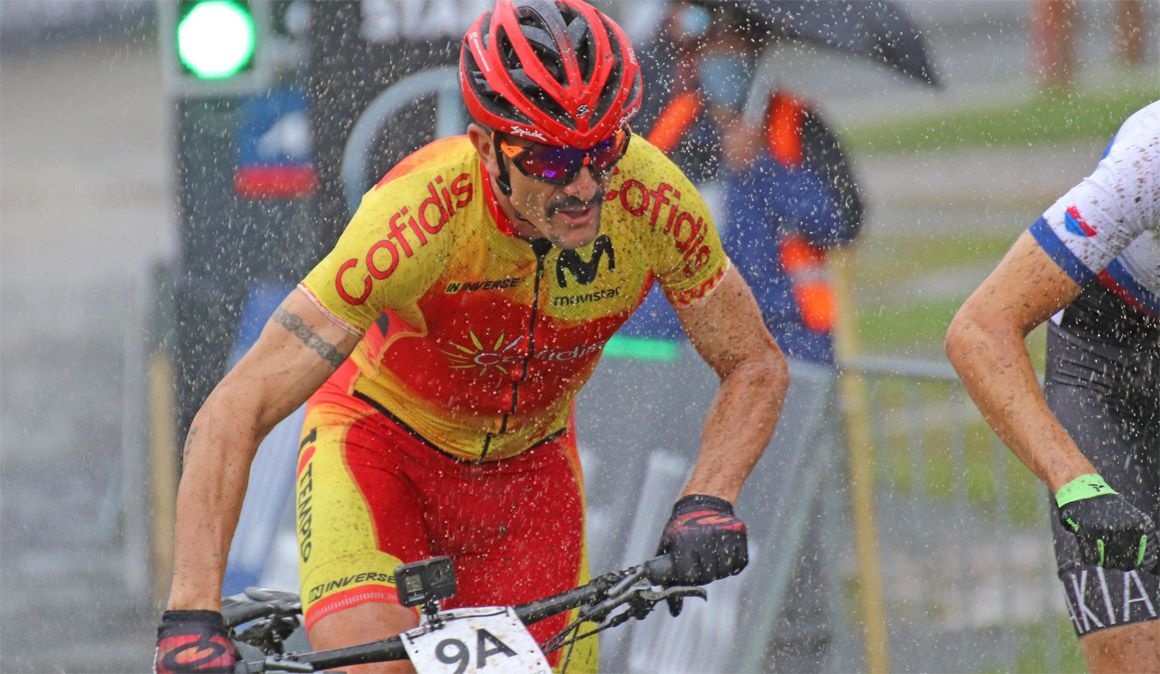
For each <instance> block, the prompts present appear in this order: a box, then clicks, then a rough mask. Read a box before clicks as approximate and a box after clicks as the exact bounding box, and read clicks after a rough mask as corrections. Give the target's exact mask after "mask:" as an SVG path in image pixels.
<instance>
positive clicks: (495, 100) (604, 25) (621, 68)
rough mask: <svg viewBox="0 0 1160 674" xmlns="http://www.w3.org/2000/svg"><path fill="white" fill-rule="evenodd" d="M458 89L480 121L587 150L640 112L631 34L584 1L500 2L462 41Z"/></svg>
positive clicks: (516, 134)
mask: <svg viewBox="0 0 1160 674" xmlns="http://www.w3.org/2000/svg"><path fill="white" fill-rule="evenodd" d="M459 87H460V89H462V91H463V99H464V102H465V103H466V104H467V109H468V111H469V112H471V116H472V117H474V118H475V120H476V121H477V122H479V123H480V124H482V125H484V126H486V127H488V128H491V129H494V130H496V131H500V132H502V133H506V134H509V135H512V136H516V137H521V138H527V139H529V140H533V141H537V142H540V143H546V144H549V145H560V146H569V147H576V148H581V149H587V148H590V147H592V146H593V145H596V144H597V143H599V142H600V141H602V140H605V139H606V138H608V137H609V136H611V135H612V134H613V132H615V131H616V130H617V129H619V128H621V127H623V126H625V125H626V124H628V122H629V121H630V120H631V119H632V118H633V117H634V116H635V115H636V113H637V111H638V110H639V109H640V98H641V82H640V67H639V65H638V63H637V60H636V54H634V53H633V51H632V45H631V44H630V43H629V41H628V37H626V36H625V34H624V31H622V30H621V28H620V26H617V25H616V24H615V23H614V22H613V21H612V20H611V19H609V18H608V17H607V16H605V15H604V14H602V13H601V12H599V11H597V10H596V9H595V8H594V7H592V6H591V5H589V4H587V3H585V2H582V1H581V0H497V1H496V3H495V8H494V9H493V10H492V11H491V12H485V13H483V14H482V15H480V17H479V18H478V19H476V20H475V23H474V24H472V26H471V28H470V29H468V31H467V35H465V36H464V38H463V48H462V50H461V51H460V55H459Z"/></svg>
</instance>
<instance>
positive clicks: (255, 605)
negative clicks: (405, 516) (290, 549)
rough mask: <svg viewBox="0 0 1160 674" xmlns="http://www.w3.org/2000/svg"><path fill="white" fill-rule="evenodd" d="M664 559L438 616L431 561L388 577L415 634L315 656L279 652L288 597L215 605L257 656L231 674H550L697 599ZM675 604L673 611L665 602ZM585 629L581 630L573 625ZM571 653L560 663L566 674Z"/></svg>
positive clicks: (288, 625) (249, 595)
mask: <svg viewBox="0 0 1160 674" xmlns="http://www.w3.org/2000/svg"><path fill="white" fill-rule="evenodd" d="M671 580H672V561H671V559H670V558H669V557H668V556H661V557H656V558H654V559H651V560H648V561H646V562H643V563H641V564H637V565H635V566H630V567H628V568H625V569H621V570H619V571H612V572H609V573H606V574H604V575H601V576H598V577H596V578H594V579H592V581H590V582H588V583H586V584H584V585H581V586H580V587H577V588H574V589H571V590H566V591H564V592H560V593H558V594H553V595H550V596H547V597H544V598H542V599H538V600H535V601H531V602H528V603H526V604H520V605H518V606H498V607H475V608H457V609H450V610H446V611H444V610H440V608H439V602H440V601H441V600H444V599H447V598H448V597H451V596H452V595H454V593H455V572H454V570H453V568H452V564H451V559H450V558H448V557H434V558H431V559H426V560H422V561H419V562H413V563H411V564H404V565H402V566H400V567H398V568H397V569H396V570H395V582H396V586H397V589H398V593H399V601H400V603H401V604H402V605H404V606H408V607H419V608H420V609H421V613H422V620H421V623H420V625H419V626H418V627H415V628H413V629H410V630H407V631H406V632H403V633H402V634H400V635H399V636H395V637H390V638H387V639H383V640H381V641H375V642H371V643H367V644H361V645H357V646H349V647H345V648H335V649H329V650H324V651H310V652H304V653H286V652H284V646H285V642H286V639H287V638H288V637H289V636H290V634H292V633H293V632H294V630H295V629H297V628H298V626H299V625H300V623H301V611H302V604H301V601H300V598H299V596H298V595H296V594H294V593H291V592H279V591H274V590H268V589H263V588H249V589H247V590H246V591H245V592H243V593H241V594H237V595H233V596H231V597H226V598H225V599H223V600H222V615H223V616H224V617H225V622H226V626H227V627H228V628H229V629H230V636H231V638H233V639H234V640H235V641H237V642H239V643H240V644H248V645H250V646H252V647H254V648H257V649H258V650H260V651H261V652H262V654H263V655H264V657H263V658H262V659H260V660H252V661H243V662H240V663H238V666H237V668H236V669H235V672H236V674H251V673H253V672H315V671H321V670H326V669H331V668H334V667H345V666H350V665H358V664H366V663H370V662H386V661H388V660H403V659H410V660H411V663H412V665H414V667H415V669H416V671H417V672H418V673H419V674H469V673H471V672H478V671H481V670H483V669H484V668H485V667H486V668H487V672H488V674H501V673H503V672H534V673H539V672H543V674H550V673H551V671H552V670H551V668H550V667H549V666H548V662H547V659H546V657H545V656H546V655H547V654H548V653H551V652H553V651H557V650H560V649H562V648H565V647H569V646H571V645H573V644H575V643H576V642H577V641H580V640H581V639H587V638H589V637H592V636H594V635H596V634H597V633H599V632H602V631H604V630H607V629H610V628H612V627H616V626H618V625H621V624H623V623H625V622H627V621H629V620H643V619H644V618H645V617H647V616H648V615H649V614H650V613H651V612H652V611H653V609H655V608H656V606H657V604H660V603H662V602H663V603H671V602H677V603H679V602H680V601H682V600H683V599H685V598H688V597H698V598H701V599H705V598H706V597H707V595H706V592H705V590H704V589H703V588H700V587H689V586H683V585H669V581H671ZM670 605H675V604H670ZM572 609H579V611H578V612H577V617H576V619H575V620H574V621H573V622H572V623H570V624H569V625H568V626H567V627H565V628H564V629H563V630H561V631H560V632H558V633H556V634H555V635H554V636H552V637H550V638H549V639H547V640H546V641H544V642H543V643H536V641H535V640H534V639H533V638H532V635H531V633H529V632H528V630H527V628H526V626H527V625H530V624H532V623H535V622H538V621H540V620H544V619H545V618H550V617H552V616H554V615H558V614H560V613H563V612H565V611H571V610H572ZM584 624H587V625H590V626H591V627H589V628H588V629H583V630H582V625H584ZM570 655H571V649H570V648H569V651H568V652H567V653H566V654H565V655H564V660H563V664H562V667H561V672H566V671H567V668H568V661H569V658H570Z"/></svg>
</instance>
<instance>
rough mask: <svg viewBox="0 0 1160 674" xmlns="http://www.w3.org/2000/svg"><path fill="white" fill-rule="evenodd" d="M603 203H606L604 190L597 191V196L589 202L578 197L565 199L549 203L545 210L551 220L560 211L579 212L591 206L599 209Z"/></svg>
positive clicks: (593, 196)
mask: <svg viewBox="0 0 1160 674" xmlns="http://www.w3.org/2000/svg"><path fill="white" fill-rule="evenodd" d="M602 203H604V190H596V194H594V195H592V198H591V199H588V200H584V199H577V198H576V197H564V198H563V199H559V200H554V201H551V202H549V203H548V207H547V208H546V209H545V211H546V212H547V214H548V217H549V218H550V217H552V216H553V215H555V214H556V213H558V212H559V211H563V210H569V211H572V210H576V211H578V210H580V209H583V208H589V207H591V206H597V207H599V206H600V204H602Z"/></svg>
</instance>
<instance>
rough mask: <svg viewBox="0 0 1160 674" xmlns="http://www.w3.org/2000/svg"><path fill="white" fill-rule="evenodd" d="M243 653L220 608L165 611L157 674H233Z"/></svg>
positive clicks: (156, 656) (155, 667)
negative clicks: (212, 609)
mask: <svg viewBox="0 0 1160 674" xmlns="http://www.w3.org/2000/svg"><path fill="white" fill-rule="evenodd" d="M240 659H241V656H240V655H239V654H238V647H237V646H235V645H234V642H233V641H231V640H230V637H229V632H228V631H227V630H226V626H225V621H224V620H223V619H222V614H221V613H218V612H217V611H166V612H165V613H162V614H161V626H160V627H158V628H157V651H156V653H155V654H154V656H153V672H154V674H232V673H233V671H234V665H236V664H237V663H238V660H240Z"/></svg>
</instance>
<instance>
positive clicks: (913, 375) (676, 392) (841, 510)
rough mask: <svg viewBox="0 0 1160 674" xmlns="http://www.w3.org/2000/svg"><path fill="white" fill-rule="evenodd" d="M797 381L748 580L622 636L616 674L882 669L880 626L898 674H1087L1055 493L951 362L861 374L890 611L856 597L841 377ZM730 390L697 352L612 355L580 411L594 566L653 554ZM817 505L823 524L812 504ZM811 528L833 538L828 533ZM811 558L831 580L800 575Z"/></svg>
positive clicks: (856, 369)
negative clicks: (1022, 459)
mask: <svg viewBox="0 0 1160 674" xmlns="http://www.w3.org/2000/svg"><path fill="white" fill-rule="evenodd" d="M791 373H792V381H793V383H792V384H791V389H790V395H789V398H788V399H787V401H786V406H785V409H784V411H783V416H782V421H781V423H780V425H779V427H778V432H777V434H776V435H775V437H774V439H773V441H772V442H771V443H770V446H769V448H768V449H767V451H766V455H765V457H763V459H762V461H761V462H760V463H759V464H758V466H757V468H756V469H755V471H754V474H753V476H752V477H751V478H750V480H749V482H748V483H747V485H746V488H745V491H744V492H743V494H742V498H741V500H740V502H739V503H738V509H739V512H740V513H741V514H742V516H743V517H744V518H745V519H746V521H747V523H748V524H749V526H750V535H751V546H750V547H751V554H752V562H751V565H750V567H749V569H747V571H746V573H744V574H742V575H741V576H739V577H737V578H731V579H728V580H726V581H721V582H718V583H715V584H713V585H712V586H710V588H709V596H710V601H709V603H708V604H704V605H701V604H695V605H692V606H690V607H688V608H686V611H685V613H683V614H682V615H681V617H679V618H678V619H676V620H672V619H669V618H668V617H667V616H653V617H651V618H650V619H649V620H648V621H646V622H645V623H644V624H642V625H640V626H636V627H634V628H631V629H625V630H621V631H620V632H618V633H614V634H611V635H609V636H608V637H607V638H606V639H605V641H604V642H603V643H602V645H601V648H602V657H601V660H602V662H603V663H604V665H605V670H606V671H612V672H666V673H675V672H708V671H719V672H757V671H835V672H848V671H867V670H868V669H872V667H871V666H870V664H869V662H868V658H867V657H866V655H865V654H866V653H868V652H870V651H868V650H867V649H866V645H867V644H866V643H865V641H864V637H863V634H864V633H865V630H864V629H863V627H864V625H863V621H866V620H879V619H883V620H885V628H886V629H885V633H886V641H887V642H888V643H885V644H879V645H878V646H879V647H880V648H881V650H882V652H884V653H888V654H889V659H888V661H887V662H886V664H885V669H886V671H891V672H912V671H914V672H941V671H946V672H990V671H1001V672H1042V671H1050V672H1061V671H1069V670H1077V671H1082V670H1083V667H1082V663H1081V662H1080V660H1079V657H1078V653H1077V650H1076V647H1075V639H1074V637H1073V636H1071V634H1070V631H1071V628H1070V625H1069V623H1068V619H1067V613H1066V611H1067V609H1066V606H1065V603H1064V601H1063V599H1062V595H1061V592H1060V588H1059V582H1058V580H1056V578H1055V573H1054V569H1055V561H1054V557H1053V555H1052V553H1051V544H1050V540H1049V536H1048V534H1047V517H1048V515H1047V508H1046V498H1047V495H1046V492H1045V491H1044V489H1043V488H1042V487H1041V486H1040V485H1039V483H1038V482H1037V481H1036V480H1035V479H1034V477H1033V476H1032V475H1031V474H1030V473H1029V471H1027V470H1026V468H1024V467H1023V466H1022V465H1021V464H1019V463H1018V461H1017V460H1016V459H1014V457H1013V456H1012V455H1011V454H1010V452H1009V451H1008V450H1007V449H1006V447H1005V446H1003V444H1002V443H1001V442H999V441H998V439H997V438H996V437H995V436H994V435H993V434H992V433H991V432H990V430H989V429H987V427H986V426H985V424H984V423H983V421H982V419H981V418H980V417H979V414H978V412H977V411H976V410H975V408H974V406H973V405H972V404H971V402H970V400H969V399H968V398H967V397H966V395H965V393H964V392H963V390H962V388H961V386H960V385H959V383H958V379H957V378H956V377H955V375H954V373H953V371H952V370H951V369H950V367H949V366H948V365H945V364H943V363H936V362H922V361H913V360H903V359H895V358H881V359H869V358H866V359H861V360H858V361H857V362H853V363H850V364H848V366H847V367H846V368H845V369H844V370H843V374H842V376H845V377H860V378H862V379H863V382H864V384H865V386H864V390H865V393H866V397H867V399H866V400H865V401H863V402H864V404H865V405H866V407H867V408H868V409H869V410H870V419H871V423H870V424H869V429H870V434H871V436H872V437H870V438H868V439H867V440H868V444H869V445H870V446H872V447H873V448H874V449H875V452H876V456H875V459H876V460H875V462H874V478H875V487H876V488H875V489H874V495H875V499H876V502H877V505H876V514H877V522H878V531H877V532H876V535H877V538H876V541H877V545H876V547H877V550H878V554H879V556H880V559H881V564H880V568H881V577H880V578H876V579H871V582H879V583H881V585H882V590H883V591H882V596H883V597H884V600H883V605H882V606H881V607H878V608H879V609H880V610H879V611H877V612H875V611H865V604H864V603H863V602H860V601H859V600H858V592H859V583H860V579H859V573H858V572H859V568H858V560H857V558H856V556H855V554H854V546H853V540H854V534H855V532H854V528H855V526H856V525H855V519H856V518H855V517H854V516H853V515H854V514H853V513H852V512H851V498H850V490H849V489H848V481H849V471H848V469H847V466H846V452H845V449H844V447H845V446H846V444H847V443H844V442H842V439H843V438H842V433H841V431H840V430H839V429H840V428H841V426H842V424H841V421H840V420H841V410H840V407H839V404H838V401H839V395H838V388H837V387H836V386H835V383H836V378H835V373H834V372H833V371H832V370H829V369H826V368H820V367H816V366H810V365H808V364H805V363H791ZM715 386H716V378H715V377H714V376H713V375H712V373H711V372H710V371H709V370H708V368H706V367H705V366H704V365H703V364H701V363H700V361H699V359H698V358H697V356H696V354H695V353H694V352H693V351H692V349H691V348H689V347H688V346H687V345H685V346H683V347H682V351H681V356H680V358H679V359H677V360H676V361H674V362H669V363H660V364H658V363H642V362H633V361H620V360H612V359H608V360H605V361H604V362H603V363H602V365H601V369H600V370H599V371H598V372H597V375H596V376H595V377H594V379H593V381H592V382H591V383H590V385H589V387H588V388H587V389H586V390H585V392H584V393H583V394H582V396H581V399H580V402H579V405H578V410H577V414H578V428H579V431H578V432H579V434H580V435H579V439H580V445H581V451H582V453H583V456H584V460H585V470H586V475H587V478H586V489H587V493H588V499H589V510H590V520H589V539H590V545H591V558H592V560H593V566H594V569H593V570H594V572H599V571H601V570H602V568H603V567H605V566H608V567H612V566H617V565H619V564H622V563H629V562H631V561H632V560H635V559H638V558H641V557H644V556H647V555H649V554H651V553H652V552H653V550H654V548H653V546H655V545H656V538H657V536H658V535H659V531H660V528H661V527H662V526H663V524H664V519H665V517H666V516H667V508H668V504H669V503H671V500H672V499H673V498H675V496H676V494H677V493H678V492H679V490H680V487H681V485H682V484H683V483H684V480H685V479H686V478H687V475H688V471H689V469H690V467H691V462H692V459H693V457H694V456H695V452H696V444H697V439H698V438H699V429H700V423H701V420H702V419H703V416H704V409H705V407H706V406H707V404H708V400H709V397H710V396H711V395H712V392H713V390H714V387H715ZM858 444H860V443H853V445H855V446H857V445H858ZM861 444H863V445H864V444H866V443H861ZM819 493H820V494H821V498H822V500H823V501H824V507H823V509H822V511H821V512H820V513H819V512H817V511H815V510H813V509H811V508H810V507H809V504H810V501H811V499H812V498H813V495H817V494H819ZM810 528H817V529H819V530H820V531H821V532H823V535H822V536H820V537H816V538H813V539H811V538H810V537H809V536H808V535H807V534H808V530H809V529H810ZM803 559H804V560H805V564H806V566H807V567H811V566H813V567H818V568H816V569H814V570H815V571H816V573H804V574H803V573H802V572H801V571H800V570H798V569H799V565H800V564H801V560H803ZM867 614H869V615H867ZM875 615H878V616H884V618H881V617H875ZM827 634H828V635H829V638H830V640H831V645H830V648H829V649H828V655H823V654H818V653H809V652H802V650H803V648H804V649H805V650H807V651H808V650H809V649H810V648H814V649H822V650H824V649H825V647H826V640H825V638H821V639H819V636H822V637H824V636H825V635H827Z"/></svg>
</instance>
